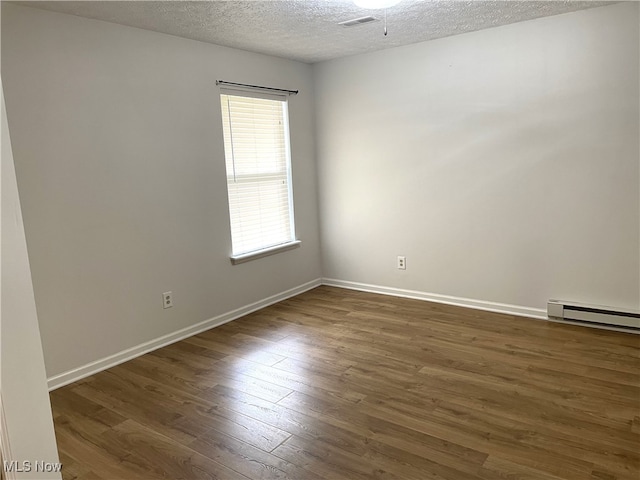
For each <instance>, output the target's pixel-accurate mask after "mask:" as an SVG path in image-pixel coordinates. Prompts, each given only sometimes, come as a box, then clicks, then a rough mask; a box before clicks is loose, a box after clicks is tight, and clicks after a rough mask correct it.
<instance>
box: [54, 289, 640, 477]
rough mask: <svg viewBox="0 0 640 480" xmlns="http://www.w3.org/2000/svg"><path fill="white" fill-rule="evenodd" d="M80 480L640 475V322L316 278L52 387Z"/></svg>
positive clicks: (61, 434)
mask: <svg viewBox="0 0 640 480" xmlns="http://www.w3.org/2000/svg"><path fill="white" fill-rule="evenodd" d="M51 401H52V406H53V412H54V421H55V428H56V435H57V439H58V447H59V450H60V458H61V461H62V462H63V463H64V467H63V477H64V478H65V479H66V480H71V479H82V480H85V479H127V480H128V479H155V478H167V479H192V478H193V479H265V480H266V479H292V480H315V479H336V480H339V479H381V480H382V479H415V480H425V479H440V480H442V479H447V480H466V479H485V480H488V479H532V480H533V479H535V480H551V479H555V480H557V479H568V480H569V479H570V480H574V479H588V480H625V479H629V480H638V478H640V454H639V451H640V337H639V336H637V335H631V334H623V333H616V332H609V331H603V330H595V329H590V328H586V327H575V326H569V325H560V324H553V323H549V322H544V321H539V320H530V319H525V318H519V317H512V316H509V315H502V314H493V313H487V312H481V311H476V310H470V309H464V308H459V307H451V306H445V305H438V304H432V303H427V302H422V301H418V300H409V299H401V298H394V297H388V296H381V295H375V294H368V293H362V292H355V291H349V290H343V289H337V288H330V287H319V288H317V289H314V290H312V291H309V292H307V293H304V294H302V295H299V296H297V297H295V298H292V299H289V300H286V301H284V302H281V303H278V304H276V305H274V306H271V307H268V308H266V309H264V310H261V311H259V312H256V313H253V314H251V315H248V316H246V317H244V318H242V319H239V320H236V321H234V322H231V323H229V324H226V325H224V326H222V327H218V328H215V329H213V330H209V331H207V332H205V333H202V334H200V335H197V336H194V337H192V338H189V339H187V340H184V341H181V342H179V343H176V344H173V345H171V346H168V347H165V348H163V349H160V350H157V351H155V352H152V353H149V354H147V355H144V356H142V357H139V358H137V359H135V360H132V361H130V362H127V363H125V364H122V365H120V366H117V367H114V368H111V369H109V370H107V371H104V372H101V373H99V374H97V375H94V376H92V377H89V378H87V379H84V380H81V381H79V382H77V383H74V384H72V385H69V386H67V387H64V388H61V389H58V390H56V391H54V392H52V394H51Z"/></svg>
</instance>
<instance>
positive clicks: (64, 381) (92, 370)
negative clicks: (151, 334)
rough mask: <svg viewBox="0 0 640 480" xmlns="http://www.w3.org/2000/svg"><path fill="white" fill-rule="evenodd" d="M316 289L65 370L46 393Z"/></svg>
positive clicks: (300, 289) (288, 292) (225, 315)
mask: <svg viewBox="0 0 640 480" xmlns="http://www.w3.org/2000/svg"><path fill="white" fill-rule="evenodd" d="M320 285H322V279H320V278H318V279H315V280H312V281H310V282H307V283H304V284H302V285H299V286H297V287H294V288H291V289H289V290H286V291H284V292H281V293H278V294H276V295H272V296H270V297H267V298H265V299H262V300H259V301H257V302H254V303H251V304H249V305H246V306H244V307H241V308H237V309H235V310H232V311H230V312H227V313H223V314H222V315H218V316H216V317H213V318H210V319H209V320H205V321H203V322H200V323H197V324H195V325H191V326H190V327H186V328H183V329H181V330H178V331H176V332H173V333H169V334H167V335H164V336H162V337H159V338H156V339H154V340H150V341H148V342H145V343H142V344H140V345H137V346H135V347H132V348H128V349H126V350H123V351H121V352H118V353H116V354H114V355H110V356H108V357H105V358H102V359H100V360H96V361H95V362H91V363H88V364H87V365H83V366H82V367H78V368H74V369H73V370H69V371H68V372H64V373H61V374H59V375H55V376H53V377H50V378H48V379H47V384H48V388H49V391H52V390H55V389H56V388H60V387H64V386H65V385H68V384H70V383H73V382H77V381H78V380H81V379H83V378H85V377H88V376H90V375H94V374H96V373H98V372H101V371H103V370H106V369H108V368H111V367H115V366H116V365H119V364H121V363H124V362H127V361H129V360H133V359H134V358H136V357H139V356H141V355H144V354H145V353H149V352H151V351H153V350H157V349H158V348H162V347H166V346H167V345H170V344H172V343H175V342H179V341H180V340H184V339H185V338H188V337H191V336H193V335H197V334H198V333H202V332H204V331H205V330H209V329H211V328H214V327H218V326H220V325H223V324H225V323H228V322H231V321H232V320H236V319H237V318H240V317H243V316H245V315H248V314H249V313H252V312H255V311H256V310H260V309H261V308H265V307H268V306H269V305H273V304H274V303H278V302H281V301H282V300H286V299H287V298H291V297H294V296H296V295H300V294H301V293H304V292H306V291H307V290H311V289H312V288H315V287H318V286H320Z"/></svg>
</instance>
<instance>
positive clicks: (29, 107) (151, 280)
mask: <svg viewBox="0 0 640 480" xmlns="http://www.w3.org/2000/svg"><path fill="white" fill-rule="evenodd" d="M2 9H3V12H2V71H3V76H4V82H5V95H6V102H7V114H8V119H9V123H10V126H11V133H12V139H13V147H14V156H15V162H16V171H17V177H18V185H19V188H20V193H21V196H22V199H23V212H24V222H25V229H26V238H27V244H28V247H29V255H30V259H31V266H32V271H33V284H34V289H35V298H36V304H37V308H38V314H39V320H40V329H41V332H42V342H43V348H44V356H45V361H46V366H47V374H48V376H50V377H51V376H54V375H57V374H60V373H62V372H67V371H69V370H71V369H74V368H77V367H80V366H83V365H85V364H87V363H89V362H92V361H94V360H97V359H101V358H103V357H107V356H109V355H112V354H115V353H117V352H120V351H122V350H124V349H127V348H129V347H133V346H135V345H138V344H140V343H142V342H146V341H149V340H152V339H155V338H157V337H160V336H162V335H165V334H168V333H171V332H174V331H176V330H178V329H181V328H185V327H189V326H190V325H193V324H196V323H198V322H201V321H204V320H207V319H209V318H212V317H215V316H217V315H220V314H223V313H226V312H229V311H231V310H233V309H236V308H239V307H242V306H245V305H247V304H250V303H252V302H255V301H258V300H261V299H264V298H266V297H269V296H271V295H274V294H277V293H280V292H283V291H285V290H288V289H290V288H293V287H297V286H299V285H301V284H304V283H305V282H309V281H312V280H314V279H317V278H319V277H320V276H321V270H320V269H321V262H320V250H319V234H318V207H317V192H316V180H315V179H316V172H315V159H314V151H315V145H314V137H313V118H312V103H313V91H312V86H313V83H312V69H311V67H310V66H309V65H305V64H301V63H298V62H292V61H287V60H283V59H278V58H274V57H267V56H264V55H258V54H253V53H248V52H243V51H239V50H233V49H229V48H223V47H218V46H214V45H209V44H205V43H200V42H195V41H191V40H185V39H181V38H178V37H173V36H169V35H163V34H159V33H154V32H149V31H144V30H139V29H135V28H130V27H124V26H119V25H115V24H110V23H105V22H100V21H95V20H89V19H84V18H80V17H74V16H69V15H64V14H57V13H51V12H46V11H41V10H36V9H32V8H29V7H22V6H16V5H7V4H6V3H5V2H3V5H2ZM216 79H222V80H228V81H235V82H243V83H254V84H260V85H270V86H276V87H281V88H294V89H299V90H300V94H299V95H297V96H293V97H291V98H290V102H289V114H290V119H291V148H292V162H293V165H292V168H293V188H294V200H295V212H296V226H297V233H298V237H299V238H300V239H301V240H302V246H301V248H298V249H295V250H291V251H288V252H284V253H281V254H278V255H274V256H270V257H267V258H264V259H260V260H256V261H253V262H248V263H244V264H242V265H236V266H232V265H231V263H230V261H229V254H230V252H231V238H230V231H229V219H228V207H227V198H226V195H227V193H226V180H225V165H224V150H223V142H222V125H221V119H220V105H219V97H218V95H219V90H218V87H216V86H215V80H216ZM168 290H171V291H172V292H173V295H174V304H175V306H174V307H173V308H172V309H167V310H163V309H162V298H161V294H162V292H165V291H168Z"/></svg>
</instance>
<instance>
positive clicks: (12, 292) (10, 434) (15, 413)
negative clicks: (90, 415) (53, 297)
mask: <svg viewBox="0 0 640 480" xmlns="http://www.w3.org/2000/svg"><path fill="white" fill-rule="evenodd" d="M1 89H2V87H0V90H1ZM0 93H1V92H0ZM1 103H2V106H1V109H2V121H1V123H2V165H1V168H0V174H1V175H0V176H1V177H2V182H1V184H2V235H1V245H2V250H1V255H0V257H1V258H2V268H1V279H2V280H1V286H2V288H1V293H0V304H1V305H2V308H1V309H0V318H1V323H0V329H1V330H2V344H1V347H0V351H1V352H2V354H1V355H0V364H1V368H0V372H2V374H1V377H2V383H1V384H0V392H1V394H2V411H1V412H0V414H2V415H3V417H2V419H1V420H2V427H3V431H2V435H1V436H2V443H3V445H2V453H3V460H6V461H9V462H11V461H18V462H19V465H20V467H21V468H22V470H24V472H23V473H19V474H18V473H15V472H13V473H11V474H8V475H10V476H9V478H20V479H27V478H41V479H44V478H48V479H55V478H60V474H59V473H47V472H39V471H36V467H35V464H36V462H47V463H56V462H58V451H57V449H56V440H55V435H54V431H53V421H52V420H51V405H50V403H49V394H48V392H47V383H46V376H45V366H44V359H43V356H42V344H41V342H40V331H39V328H38V317H37V315H36V305H35V300H34V296H33V286H32V283H31V273H30V269H29V258H28V256H27V245H26V242H25V235H24V228H23V223H22V213H21V209H20V200H19V197H18V189H17V185H16V175H15V170H14V165H13V156H12V153H11V140H10V137H9V129H8V125H7V121H6V114H5V104H4V95H2V102H1ZM18 366H19V367H18ZM5 420H6V424H5ZM4 429H6V430H4ZM24 461H28V462H31V465H32V466H33V469H32V470H31V471H29V470H30V469H29V468H28V466H26V465H24V464H23V462H24ZM0 468H2V466H1V465H0Z"/></svg>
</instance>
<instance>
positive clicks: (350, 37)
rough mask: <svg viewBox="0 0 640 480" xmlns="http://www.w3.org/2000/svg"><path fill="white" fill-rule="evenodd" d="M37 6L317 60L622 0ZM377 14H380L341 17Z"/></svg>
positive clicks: (284, 0)
mask: <svg viewBox="0 0 640 480" xmlns="http://www.w3.org/2000/svg"><path fill="white" fill-rule="evenodd" d="M14 3H21V4H26V5H28V6H31V7H36V8H42V9H46V10H52V11H57V12H63V13H69V14H72V15H79V16H82V17H88V18H94V19H99V20H104V21H107V22H114V23H119V24H122V25H129V26H132V27H138V28H144V29H147V30H153V31H156V32H163V33H168V34H171V35H176V36H179V37H185V38H190V39H193V40H200V41H203V42H209V43H215V44H218V45H225V46H228V47H234V48H240V49H243V50H250V51H253V52H259V53H265V54H269V55H275V56H278V57H285V58H290V59H293V60H299V61H302V62H307V63H315V62H320V61H323V60H329V59H332V58H338V57H344V56H347V55H354V54H357V53H364V52H371V51H375V50H382V49H385V48H391V47H398V46H401V45H408V44H411V43H417V42H423V41H426V40H432V39H435V38H441V37H447V36H450V35H456V34H460V33H465V32H472V31H475V30H481V29H484V28H490V27H495V26H499V25H506V24H509V23H515V22H521V21H524V20H530V19H533V18H539V17H546V16H549V15H557V14H561V13H566V12H572V11H575V10H582V9H585V8H590V7H596V6H601V5H607V4H609V3H616V2H600V1H520V0H508V1H484V0H471V1H461V0H404V1H402V2H401V3H400V4H398V5H396V6H395V7H392V8H390V9H388V10H387V24H388V31H389V34H388V35H387V36H386V37H385V36H384V35H383V21H382V20H383V18H384V13H383V11H382V10H364V9H361V8H359V7H356V6H355V5H354V4H353V3H352V2H351V1H349V0H304V1H303V0H297V1H296V0H269V1H261V0H253V1H235V0H234V1H231V0H228V1H222V0H217V1H216V0H214V1H201V2H193V1H124V2H123V1H75V2H69V1H47V2H40V1H35V2H33V1H30V2H14ZM367 15H372V16H374V17H376V18H379V19H380V20H381V21H379V22H371V23H368V24H364V25H358V26H355V27H351V28H346V27H342V26H340V25H338V22H342V21H345V20H351V19H354V18H358V17H363V16H367Z"/></svg>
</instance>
